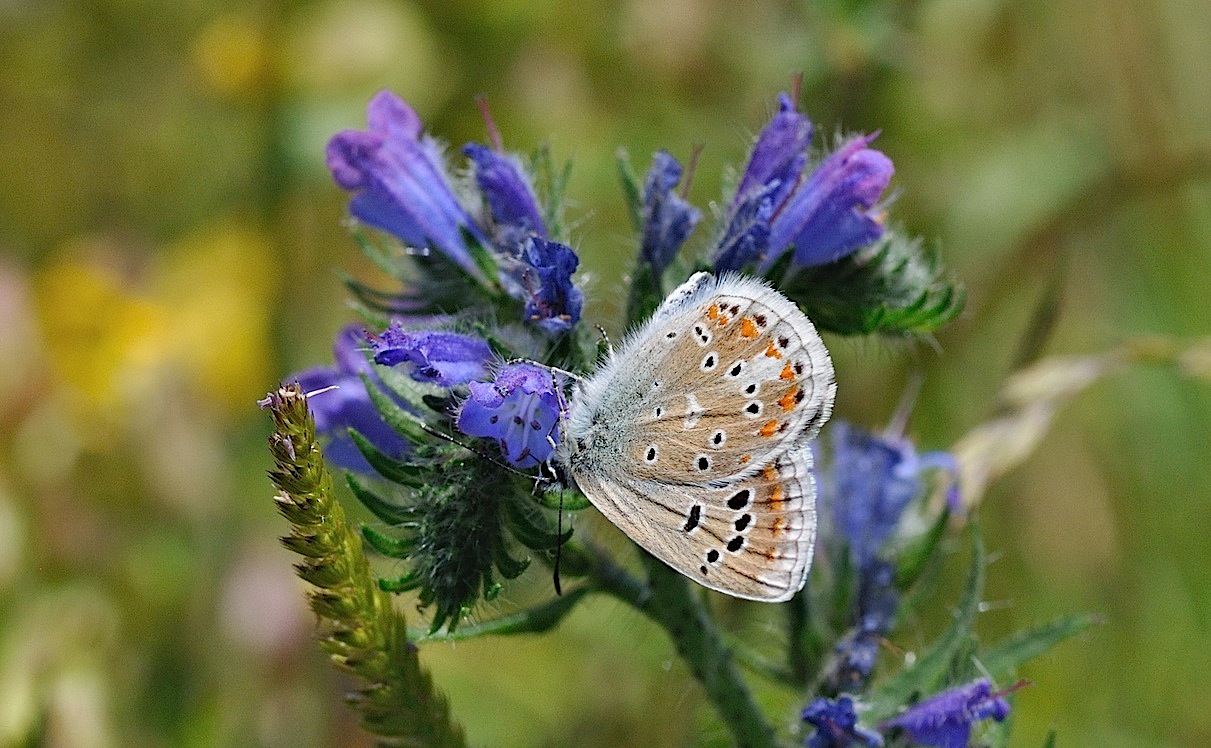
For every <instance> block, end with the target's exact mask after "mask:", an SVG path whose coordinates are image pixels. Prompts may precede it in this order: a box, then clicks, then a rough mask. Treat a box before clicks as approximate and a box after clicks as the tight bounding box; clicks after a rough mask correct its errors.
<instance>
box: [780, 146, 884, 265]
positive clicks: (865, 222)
mask: <svg viewBox="0 0 1211 748" xmlns="http://www.w3.org/2000/svg"><path fill="white" fill-rule="evenodd" d="M874 138H875V136H874V135H869V136H863V137H858V138H854V139H853V140H851V141H849V142H848V143H846V144H844V145H843V146H841V147H840V148H839V149H837V150H836V151H835V152H833V153H832V154H831V155H829V156H828V158H826V159H824V161H823V162H822V163H821V164H820V166H819V167H818V168H817V169H816V170H815V171H814V172H812V175H811V177H810V178H808V180H807V182H806V183H805V184H804V185H803V186H802V187H801V188H799V189H798V190H796V191H795V193H794V194H793V195H791V196H790V198H789V199H788V200H787V201H786V203H785V205H783V206H782V207H781V208H780V209H779V210H778V211H777V214H776V216H775V217H774V219H773V221H772V223H771V225H770V238H769V252H768V254H767V256H766V258H765V260H764V261H763V262H762V264H761V269H762V270H763V271H764V270H767V269H768V268H769V267H770V266H771V265H773V264H774V262H776V261H777V260H778V258H779V257H781V256H782V254H783V253H785V252H786V250H787V249H789V248H790V247H791V246H793V247H794V248H795V254H794V265H796V266H799V267H806V266H810V265H822V264H824V263H827V262H833V261H835V260H838V259H840V258H842V257H844V256H845V255H847V254H849V253H851V252H853V251H854V250H856V249H859V248H860V247H864V246H867V245H869V244H870V243H872V242H874V241H875V240H876V239H878V238H879V237H881V236H882V235H883V217H882V215H881V210H880V209H879V208H878V207H877V205H876V203H877V202H878V200H879V197H880V196H881V195H882V194H883V191H884V190H885V189H887V185H888V183H889V182H890V181H891V175H892V173H893V171H894V167H893V166H892V163H891V159H889V158H887V156H885V155H883V154H882V153H880V152H879V151H876V150H874V149H872V148H867V145H869V143H870V142H871V141H872V140H874Z"/></svg>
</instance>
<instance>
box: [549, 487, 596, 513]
mask: <svg viewBox="0 0 1211 748" xmlns="http://www.w3.org/2000/svg"><path fill="white" fill-rule="evenodd" d="M537 498H538V503H539V504H541V505H542V506H544V507H546V508H547V509H555V510H560V509H562V510H563V511H565V512H579V511H581V510H584V509H588V508H589V507H591V506H593V504H592V502H590V501H589V500H588V498H587V497H585V495H584V494H582V493H581V492H580V491H577V490H575V489H572V488H568V489H552V490H547V491H540V492H539V493H538V495H537Z"/></svg>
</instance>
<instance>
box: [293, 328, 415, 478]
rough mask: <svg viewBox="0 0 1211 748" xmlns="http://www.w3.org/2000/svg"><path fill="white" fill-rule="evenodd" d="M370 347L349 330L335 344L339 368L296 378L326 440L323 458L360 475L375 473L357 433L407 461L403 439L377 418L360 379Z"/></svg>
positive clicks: (317, 370) (366, 367) (304, 373)
mask: <svg viewBox="0 0 1211 748" xmlns="http://www.w3.org/2000/svg"><path fill="white" fill-rule="evenodd" d="M365 344H366V341H365V338H364V337H363V336H362V333H361V331H360V330H359V328H357V327H346V328H345V329H343V330H341V332H340V333H339V334H338V335H337V338H336V342H335V344H334V345H333V353H334V355H335V358H336V366H335V367H331V366H327V367H315V368H312V369H307V370H306V371H302V372H299V373H298V374H296V375H295V376H294V377H292V379H296V380H297V381H298V383H299V385H300V386H301V387H302V388H303V391H304V392H308V393H315V394H312V395H309V397H308V400H307V405H308V407H309V408H310V409H311V414H312V416H313V417H314V418H315V429H316V432H317V433H319V434H320V435H322V436H324V437H326V438H327V443H326V444H325V445H324V456H325V457H326V458H327V459H328V461H329V462H330V463H332V464H334V465H337V466H339V467H343V468H345V469H347V470H353V471H356V472H363V473H368V472H371V467H370V464H369V463H367V462H366V458H364V457H362V453H361V452H360V451H358V448H357V445H355V444H354V443H353V439H352V438H350V436H349V429H354V430H356V431H357V432H358V433H360V434H361V435H362V436H364V437H366V438H367V439H368V440H370V442H371V443H372V444H373V445H374V446H376V447H378V450H379V451H380V452H382V453H384V454H386V455H388V456H391V457H401V456H403V454H404V452H405V450H406V449H407V443H406V442H405V441H404V438H403V437H401V436H400V435H399V434H397V433H395V431H394V430H392V429H391V427H390V426H388V425H387V424H386V422H385V421H383V419H382V418H381V417H380V416H379V414H378V411H377V410H376V409H375V407H374V404H373V403H371V402H370V396H369V395H367V394H366V385H365V384H364V383H363V382H362V379H361V377H360V376H359V374H370V373H371V367H370V364H369V363H368V362H367V361H366V357H365V356H364V355H362V352H361V351H360V350H359V348H361V347H364V346H365Z"/></svg>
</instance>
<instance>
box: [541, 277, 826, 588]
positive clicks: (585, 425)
mask: <svg viewBox="0 0 1211 748" xmlns="http://www.w3.org/2000/svg"><path fill="white" fill-rule="evenodd" d="M835 397H836V382H835V381H834V378H833V365H832V360H831V359H830V358H829V355H828V351H827V349H826V348H825V347H824V343H823V341H822V340H821V339H820V336H819V334H818V333H817V332H816V328H815V327H814V326H813V325H812V323H811V321H810V320H808V318H807V317H806V315H804V314H803V312H802V311H800V310H799V308H798V307H797V306H796V305H795V304H794V303H793V302H792V301H790V300H789V299H787V298H786V297H785V296H783V295H782V294H781V293H779V292H778V291H776V290H774V289H773V288H771V287H770V286H768V285H766V284H765V283H764V282H762V281H760V280H756V279H753V278H748V277H744V276H741V275H736V274H725V275H722V276H720V277H716V276H713V275H711V274H709V273H697V274H695V275H694V276H692V277H691V278H690V279H689V280H687V281H686V282H685V283H684V284H682V285H681V286H680V287H678V288H677V289H676V290H674V291H673V292H672V293H671V294H670V295H669V296H668V297H667V298H666V299H665V300H664V301H663V302H662V303H661V305H660V307H659V308H658V309H657V310H656V312H655V313H654V314H653V315H652V317H651V318H650V319H649V320H647V322H645V323H644V324H643V325H642V326H641V327H640V328H639V329H638V330H636V331H635V332H634V333H632V334H631V335H629V336H628V337H627V338H626V340H625V341H624V342H623V344H622V346H621V347H620V348H619V349H618V350H616V351H614V352H613V353H611V354H610V356H609V357H608V359H607V360H606V362H605V363H604V364H603V365H602V366H601V368H600V369H598V370H597V371H596V372H595V373H594V374H592V375H591V376H590V377H589V378H587V379H585V380H583V381H582V382H580V383H579V385H578V386H577V388H576V390H575V391H574V393H573V396H572V401H571V403H570V405H569V407H568V412H567V414H566V417H565V419H564V424H563V427H564V428H563V435H562V438H561V440H560V444H559V448H558V450H557V451H556V455H555V459H556V462H557V464H558V465H559V466H560V468H561V469H562V471H563V472H564V473H565V474H566V475H567V476H569V477H570V478H571V480H572V481H573V482H575V484H576V485H577V487H578V488H579V489H580V490H581V491H582V492H583V493H584V495H585V496H586V497H588V499H589V501H590V502H591V503H592V504H593V505H594V506H595V507H596V508H597V509H598V510H599V511H600V512H601V513H602V514H603V515H605V517H606V518H607V519H609V520H610V521H611V522H613V523H614V524H615V525H617V526H618V527H619V528H620V529H621V530H622V531H623V532H624V533H626V534H627V535H628V536H629V537H630V538H631V539H632V540H634V541H635V542H636V543H638V544H639V545H640V546H642V547H643V548H644V549H645V550H647V551H648V552H649V553H651V554H652V555H653V556H655V557H656V558H658V559H660V560H661V561H663V562H664V563H666V564H668V565H669V566H671V567H672V568H674V569H676V570H677V571H679V572H681V573H682V574H684V575H686V576H687V577H689V578H690V579H693V580H694V581H696V582H698V583H699V584H701V585H703V586H705V587H709V588H710V589H713V590H718V591H720V592H724V593H726V594H729V595H732V596H735V597H740V598H746V599H749V600H761V601H766V602H782V601H785V600H789V599H790V598H791V597H792V596H793V595H794V594H795V593H796V592H798V591H799V590H800V589H802V587H803V585H804V582H805V581H806V578H807V571H808V568H809V567H810V565H811V557H812V549H813V545H814V541H815V536H816V508H815V494H816V491H815V482H814V479H813V476H812V469H811V468H812V453H811V448H810V446H809V444H808V442H809V441H810V440H811V439H813V438H814V437H815V436H816V434H817V433H818V432H819V430H820V427H821V426H822V425H823V424H824V422H825V421H827V420H828V417H829V415H830V414H831V413H832V407H833V401H834V399H835Z"/></svg>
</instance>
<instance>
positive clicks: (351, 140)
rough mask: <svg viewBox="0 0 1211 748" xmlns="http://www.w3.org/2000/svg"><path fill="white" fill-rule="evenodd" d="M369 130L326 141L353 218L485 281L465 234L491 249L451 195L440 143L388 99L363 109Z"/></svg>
mask: <svg viewBox="0 0 1211 748" xmlns="http://www.w3.org/2000/svg"><path fill="white" fill-rule="evenodd" d="M366 121H367V128H366V130H365V132H362V131H359V130H345V131H343V132H340V133H337V134H336V135H335V136H333V138H332V139H331V140H330V141H328V157H327V163H328V168H329V170H331V172H332V178H333V179H334V180H335V181H336V183H337V184H338V185H340V186H341V187H343V188H344V189H347V190H350V191H353V192H356V193H357V194H356V195H354V197H353V199H352V200H351V201H350V203H349V210H350V212H351V213H353V215H355V216H357V217H358V218H359V219H361V220H362V221H365V222H366V223H368V224H371V225H372V226H377V227H378V228H381V229H384V230H386V231H388V232H390V233H392V234H394V235H396V236H397V237H399V238H400V239H401V240H403V241H404V242H405V243H406V244H408V245H410V246H413V247H418V248H433V249H436V250H437V251H439V252H441V253H442V254H444V255H445V256H446V257H447V258H449V259H450V260H451V261H453V262H455V263H456V264H458V265H459V266H460V267H461V268H463V269H464V270H466V271H467V272H468V273H470V274H471V275H473V276H475V277H477V278H482V273H481V271H480V270H479V268H478V267H477V266H476V264H475V261H474V259H472V256H471V252H470V251H469V250H468V248H467V245H466V242H465V240H464V232H466V233H467V234H469V235H470V236H471V237H472V238H474V239H475V240H477V241H480V242H482V243H484V244H486V243H487V242H486V240H484V237H483V236H482V234H481V233H480V231H479V229H478V228H477V227H476V226H475V223H474V222H473V221H472V220H471V218H470V216H468V215H467V213H466V211H464V210H463V208H462V206H461V205H460V204H459V202H458V200H457V199H456V198H455V197H454V193H453V191H452V190H451V188H450V183H449V180H448V179H447V178H446V174H445V170H444V168H443V165H442V157H441V154H440V151H439V149H438V147H437V145H436V143H435V142H434V141H433V140H432V139H431V138H429V137H428V136H425V137H422V136H421V122H420V118H419V117H418V116H417V114H416V112H415V111H413V110H412V108H411V107H409V106H408V105H407V104H405V103H404V101H403V100H402V99H400V98H399V97H397V96H396V95H395V94H393V93H391V92H390V91H380V92H379V93H378V94H376V95H375V96H374V98H373V99H371V100H370V103H369V105H368V106H367V108H366Z"/></svg>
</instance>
